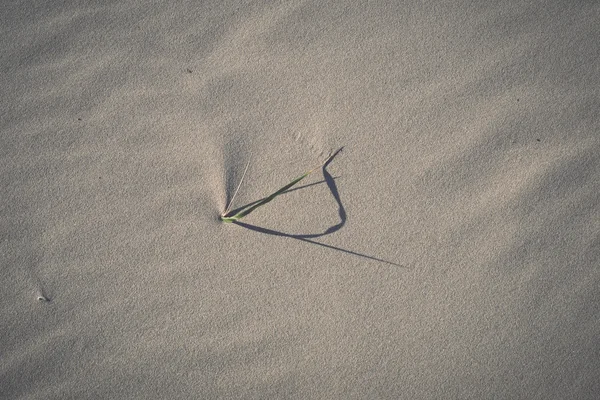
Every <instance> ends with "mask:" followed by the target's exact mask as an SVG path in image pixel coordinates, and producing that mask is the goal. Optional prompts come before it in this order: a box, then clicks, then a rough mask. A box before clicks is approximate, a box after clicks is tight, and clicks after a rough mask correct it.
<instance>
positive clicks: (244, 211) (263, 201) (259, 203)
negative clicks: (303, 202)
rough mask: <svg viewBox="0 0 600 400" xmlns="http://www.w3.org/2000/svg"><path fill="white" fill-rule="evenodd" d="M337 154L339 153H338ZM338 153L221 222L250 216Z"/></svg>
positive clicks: (223, 217) (224, 217) (222, 217)
mask: <svg viewBox="0 0 600 400" xmlns="http://www.w3.org/2000/svg"><path fill="white" fill-rule="evenodd" d="M338 152H339V151H338ZM338 152H336V153H334V154H332V155H330V156H329V157H327V160H325V161H324V162H323V163H321V164H320V165H319V166H318V167H316V168H313V169H311V170H310V171H308V172H306V173H305V174H304V175H302V176H299V177H298V178H296V179H294V180H293V181H291V182H290V183H288V184H287V185H285V186H283V187H282V188H281V189H279V190H277V191H276V192H275V193H273V194H270V195H269V196H267V197H265V198H263V199H261V200H258V201H255V202H252V203H250V204H248V205H246V206H244V207H242V209H241V210H240V211H238V213H237V214H235V215H232V216H227V215H226V214H225V215H222V216H221V221H223V222H235V221H237V220H239V219H241V218H243V217H245V216H246V215H248V214H250V213H251V212H252V211H254V210H256V209H257V208H258V207H261V206H264V205H265V204H267V203H268V202H270V201H271V200H273V199H274V198H275V197H277V196H279V195H280V194H282V193H284V192H285V191H286V190H288V189H290V188H291V187H292V186H294V185H295V184H297V183H298V182H300V181H301V180H302V179H304V178H306V177H307V176H309V175H310V174H312V173H313V172H315V171H316V170H318V169H319V168H321V167H322V166H323V165H325V164H327V162H328V161H329V160H330V159H331V158H332V157H333V156H335V154H337V153H338Z"/></svg>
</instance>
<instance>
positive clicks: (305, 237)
mask: <svg viewBox="0 0 600 400" xmlns="http://www.w3.org/2000/svg"><path fill="white" fill-rule="evenodd" d="M342 149H343V147H341V148H340V149H338V150H337V151H336V152H335V153H333V155H332V156H331V158H330V159H329V160H328V161H327V162H326V163H325V164H324V165H323V167H322V170H323V176H324V178H325V183H327V187H328V188H329V191H330V192H331V195H332V196H333V198H334V199H335V201H336V203H337V205H338V215H339V217H340V222H339V223H337V224H335V225H333V226H330V227H329V228H327V229H326V230H325V231H324V232H323V233H315V234H291V233H285V232H280V231H275V230H272V229H268V228H263V227H260V226H256V225H250V224H247V223H245V222H241V221H239V220H238V221H233V223H234V224H236V225H239V226H242V227H244V228H247V229H250V230H252V231H255V232H260V233H264V234H267V235H274V236H281V237H288V238H291V239H297V240H301V241H303V242H308V243H313V244H316V245H319V246H323V247H326V248H328V249H333V250H338V251H341V252H344V253H346V254H352V255H355V256H359V257H364V258H367V259H369V260H373V261H379V262H383V263H386V264H391V265H394V266H397V267H403V268H407V267H406V266H404V265H401V264H397V263H394V262H391V261H387V260H384V259H381V258H377V257H373V256H369V255H366V254H362V253H358V252H355V251H352V250H346V249H342V248H341V247H336V246H332V245H329V244H325V243H320V242H317V241H314V240H310V239H314V238H318V237H321V236H325V235H330V234H332V233H334V232H337V231H339V230H340V229H342V227H343V226H344V225H345V224H346V220H347V219H348V217H347V214H346V209H345V208H344V205H343V204H342V199H341V197H340V193H339V191H338V188H337V185H336V184H335V178H334V177H333V176H331V174H330V173H329V172H328V171H327V166H328V165H329V164H330V163H331V161H333V159H334V158H335V156H337V154H338V153H339V152H340V151H342ZM314 184H316V183H313V184H311V185H314ZM305 186H309V185H305ZM298 189H300V188H298ZM296 190H297V189H296ZM258 201H260V200H258ZM251 204H252V203H251ZM245 207H248V206H244V207H243V208H245Z"/></svg>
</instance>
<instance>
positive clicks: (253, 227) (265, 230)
mask: <svg viewBox="0 0 600 400" xmlns="http://www.w3.org/2000/svg"><path fill="white" fill-rule="evenodd" d="M232 223H233V224H236V225H239V226H241V227H244V228H246V229H249V230H251V231H254V232H259V233H264V234H267V235H273V236H280V237H287V238H290V239H297V240H301V241H303V242H308V243H312V244H316V245H319V246H323V247H326V248H328V249H332V250H337V251H341V252H343V253H346V254H351V255H354V256H359V257H363V258H367V259H369V260H373V261H379V262H382V263H386V264H390V265H394V266H396V267H402V268H408V267H406V266H405V265H402V264H397V263H395V262H392V261H388V260H384V259H382V258H377V257H373V256H369V255H367V254H363V253H358V252H356V251H352V250H347V249H343V248H341V247H337V246H333V245H330V244H325V243H321V242H317V241H315V240H311V239H308V238H307V237H305V236H301V235H292V234H289V233H285V232H280V231H275V230H273V229H268V228H263V227H261V226H256V225H251V224H247V223H245V222H241V221H233V222H232ZM322 235H323V234H319V235H317V236H322ZM307 236H308V235H307Z"/></svg>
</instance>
